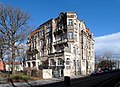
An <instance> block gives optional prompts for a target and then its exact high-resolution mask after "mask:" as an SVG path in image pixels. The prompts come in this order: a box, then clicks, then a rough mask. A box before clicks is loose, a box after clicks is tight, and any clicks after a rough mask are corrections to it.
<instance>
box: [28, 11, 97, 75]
mask: <svg viewBox="0 0 120 87" xmlns="http://www.w3.org/2000/svg"><path fill="white" fill-rule="evenodd" d="M26 52H27V60H26V66H27V67H31V68H37V69H41V68H42V69H52V72H53V77H62V76H74V75H89V74H90V73H91V72H92V71H93V70H94V63H95V62H94V36H93V34H92V33H91V32H90V30H89V29H88V28H86V26H85V23H84V21H80V20H79V19H78V17H77V14H76V13H75V12H65V13H60V14H59V16H58V17H57V18H53V19H50V20H48V21H47V22H45V23H43V24H42V25H40V26H39V27H38V28H37V29H36V30H35V31H33V32H32V33H31V34H30V37H29V40H28V42H27V51H26Z"/></svg>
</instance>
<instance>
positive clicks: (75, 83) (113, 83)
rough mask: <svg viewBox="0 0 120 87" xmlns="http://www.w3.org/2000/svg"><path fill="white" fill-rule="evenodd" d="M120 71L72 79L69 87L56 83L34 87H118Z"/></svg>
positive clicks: (62, 83)
mask: <svg viewBox="0 0 120 87" xmlns="http://www.w3.org/2000/svg"><path fill="white" fill-rule="evenodd" d="M119 81H120V71H118V72H112V73H108V74H103V75H98V76H88V77H85V78H77V79H72V80H71V81H70V85H69V86H65V84H64V82H63V81H61V82H57V83H52V84H46V85H42V86H34V87H120V86H119V85H120V82H119Z"/></svg>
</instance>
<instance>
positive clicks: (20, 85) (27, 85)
mask: <svg viewBox="0 0 120 87" xmlns="http://www.w3.org/2000/svg"><path fill="white" fill-rule="evenodd" d="M81 77H84V76H72V77H71V79H75V78H81ZM60 81H64V77H60V78H51V79H43V80H36V81H30V82H22V83H14V84H15V86H17V87H30V86H34V85H36V86H37V85H44V84H50V83H56V82H60ZM0 87H13V86H12V85H11V84H0Z"/></svg>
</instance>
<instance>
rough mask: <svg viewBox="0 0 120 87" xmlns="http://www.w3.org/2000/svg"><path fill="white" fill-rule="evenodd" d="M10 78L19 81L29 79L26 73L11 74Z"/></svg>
mask: <svg viewBox="0 0 120 87" xmlns="http://www.w3.org/2000/svg"><path fill="white" fill-rule="evenodd" d="M11 79H13V80H17V81H19V80H26V81H27V80H29V79H30V77H29V76H27V75H21V74H20V75H19V74H18V75H13V76H11Z"/></svg>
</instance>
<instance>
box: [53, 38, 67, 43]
mask: <svg viewBox="0 0 120 87" xmlns="http://www.w3.org/2000/svg"><path fill="white" fill-rule="evenodd" d="M66 42H67V39H63V38H61V40H59V41H58V40H57V41H55V42H54V43H53V45H58V44H63V43H66Z"/></svg>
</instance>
